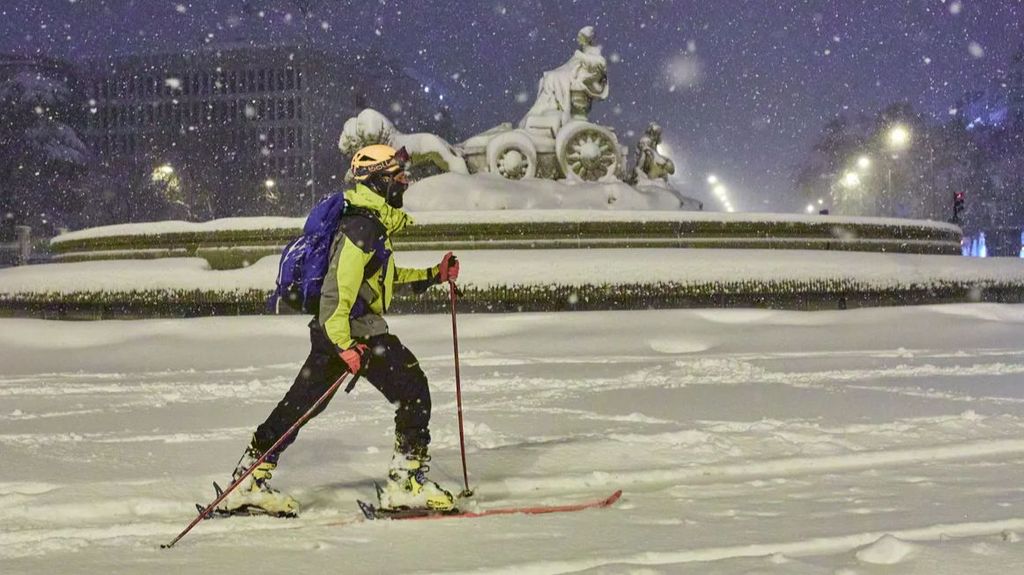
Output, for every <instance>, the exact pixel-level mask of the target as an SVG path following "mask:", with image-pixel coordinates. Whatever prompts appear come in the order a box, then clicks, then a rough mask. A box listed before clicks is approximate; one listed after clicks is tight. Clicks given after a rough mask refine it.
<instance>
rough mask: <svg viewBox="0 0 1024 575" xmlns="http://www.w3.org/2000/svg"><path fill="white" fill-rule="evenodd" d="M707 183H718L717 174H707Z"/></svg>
mask: <svg viewBox="0 0 1024 575" xmlns="http://www.w3.org/2000/svg"><path fill="white" fill-rule="evenodd" d="M708 183H709V184H711V185H712V186H713V185H715V184H717V183H718V176H716V175H714V174H708Z"/></svg>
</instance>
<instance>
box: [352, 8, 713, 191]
mask: <svg viewBox="0 0 1024 575" xmlns="http://www.w3.org/2000/svg"><path fill="white" fill-rule="evenodd" d="M576 39H577V43H578V47H577V50H576V51H575V52H574V53H573V54H572V56H571V57H570V58H569V60H568V61H566V62H565V63H564V64H562V65H561V66H559V67H557V68H555V69H553V70H548V71H547V72H544V74H543V75H542V77H541V79H540V81H539V83H538V88H537V98H536V101H535V102H534V104H533V106H532V107H531V108H530V109H529V111H528V112H527V113H526V115H525V116H523V117H522V119H520V120H519V122H518V123H517V124H515V125H513V124H512V123H511V122H503V123H501V124H499V125H497V126H495V127H493V128H491V129H489V130H486V131H484V132H482V133H480V134H477V135H474V136H472V137H470V138H468V139H467V140H465V141H464V142H462V143H459V144H456V145H452V144H450V143H448V142H446V141H444V140H443V139H442V138H440V137H438V136H436V135H433V134H403V133H401V132H399V131H398V130H397V129H396V128H395V126H394V124H393V123H392V122H391V121H390V120H389V119H388V118H386V117H385V116H384V115H383V114H381V113H380V112H377V111H376V110H373V109H369V108H368V109H365V110H363V111H362V112H361V113H360V114H359V115H358V116H356V117H353V118H350V119H349V120H348V121H347V122H346V123H345V127H344V129H343V131H342V134H341V138H340V140H339V147H340V148H341V151H342V152H343V153H345V154H346V155H351V154H352V153H353V152H355V151H356V150H357V149H359V148H360V147H362V146H365V145H369V144H376V143H384V144H389V145H392V146H396V147H398V146H405V148H406V149H407V150H409V152H410V154H412V156H413V162H414V163H416V164H420V165H423V164H431V165H433V167H435V168H436V170H438V171H440V172H449V173H453V174H464V175H466V174H491V175H494V176H499V177H501V178H503V179H505V180H509V181H520V182H521V183H522V184H534V185H532V186H529V187H532V188H534V189H533V190H532V191H537V192H539V193H540V195H541V196H552V195H553V196H559V197H560V199H564V197H562V196H564V195H578V196H582V195H586V194H591V197H590V198H588V199H591V200H598V202H597V203H596V204H594V207H598V206H601V205H602V204H603V207H607V205H608V204H615V203H617V202H618V201H619V200H620V199H623V198H625V197H628V196H632V195H635V194H639V195H640V198H639V199H642V200H644V201H635V200H637V199H638V198H633V200H634V201H625V202H621V207H632V208H635V207H638V206H639V205H645V206H646V207H648V208H654V209H697V210H699V209H701V204H700V202H698V201H696V200H693V199H691V198H686V197H685V196H683V195H682V194H680V193H679V192H678V190H676V189H675V188H673V187H672V186H671V185H670V184H669V181H668V177H669V176H670V175H672V174H673V173H674V170H675V168H674V164H673V163H672V161H671V160H670V159H668V158H667V157H665V156H663V155H662V154H661V153H660V152H658V150H657V144H658V142H659V141H660V137H661V133H660V128H658V127H657V125H656V124H653V123H652V124H651V125H650V126H649V127H648V129H647V131H646V133H645V135H644V136H643V137H642V138H641V139H640V142H638V143H637V153H636V157H635V158H634V159H633V162H632V163H630V158H629V149H628V148H627V147H626V146H623V145H622V144H620V143H619V140H618V137H617V136H616V134H615V132H614V130H612V129H611V128H609V127H606V126H601V125H598V124H594V123H592V122H590V121H589V120H588V118H587V115H588V114H589V112H590V109H591V107H592V106H593V104H594V102H595V101H597V100H604V99H606V98H607V97H608V74H607V72H608V65H607V62H606V61H605V58H604V56H603V55H602V54H601V46H600V45H598V44H597V43H596V37H595V33H594V28H593V27H591V26H587V27H584V28H583V29H581V30H580V31H579V34H578V35H577V38H576ZM449 180H451V179H449ZM531 180H560V181H561V183H563V184H573V185H577V186H578V187H577V188H575V189H568V188H565V187H562V188H559V187H552V186H546V185H543V184H540V185H536V184H537V183H536V182H531ZM460 183H461V185H456V186H455V187H456V188H463V187H467V186H468V187H469V188H477V187H478V186H479V182H473V181H471V180H462V181H461V182H460ZM586 184H611V185H612V186H613V187H612V188H610V189H609V188H608V187H607V186H598V187H597V189H596V190H595V189H591V186H587V185H586ZM630 185H632V187H630ZM445 187H446V188H448V189H451V188H452V182H451V181H446V186H445ZM487 187H488V189H494V188H495V187H497V188H499V190H496V193H500V190H506V191H508V190H509V189H511V191H510V193H512V194H516V193H517V192H522V191H523V190H520V188H523V187H524V186H516V185H513V186H502V185H497V186H496V185H495V184H494V183H493V182H492V183H489V184H488V186H487ZM415 196H416V194H415V193H412V194H411V195H410V197H411V198H415ZM535 200H536V198H535ZM539 203H540V205H538V202H537V201H534V203H533V204H532V205H533V206H534V207H562V206H563V205H564V204H563V203H562V202H561V201H557V202H556V204H557V205H554V206H549V205H544V204H546V202H544V201H540V202H539ZM569 204H571V205H574V206H576V207H583V205H581V204H580V203H579V202H578V201H572V200H571V199H570V200H569ZM506 207H513V206H506ZM516 207H523V206H516Z"/></svg>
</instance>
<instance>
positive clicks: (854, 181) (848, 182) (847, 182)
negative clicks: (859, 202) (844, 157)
mask: <svg viewBox="0 0 1024 575" xmlns="http://www.w3.org/2000/svg"><path fill="white" fill-rule="evenodd" d="M842 183H843V186H845V187H847V188H856V187H857V186H859V185H860V176H859V175H857V172H846V174H844V175H843V180H842Z"/></svg>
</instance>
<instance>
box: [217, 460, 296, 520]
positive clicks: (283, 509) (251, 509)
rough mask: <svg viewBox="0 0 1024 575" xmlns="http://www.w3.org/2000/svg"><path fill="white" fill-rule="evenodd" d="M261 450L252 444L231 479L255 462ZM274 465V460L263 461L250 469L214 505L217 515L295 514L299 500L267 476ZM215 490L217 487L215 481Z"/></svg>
mask: <svg viewBox="0 0 1024 575" xmlns="http://www.w3.org/2000/svg"><path fill="white" fill-rule="evenodd" d="M261 455H262V454H261V453H260V452H259V451H258V450H257V449H255V448H254V447H252V446H251V445H250V446H249V447H248V448H247V449H246V450H245V453H244V454H242V458H241V459H240V460H238V465H237V466H236V467H235V471H234V473H232V475H231V479H232V481H237V480H238V478H239V477H241V476H242V474H244V473H245V470H246V469H249V467H250V466H251V465H252V464H253V463H255V462H256V460H257V459H259V458H260V456H261ZM276 468H277V463H275V462H271V461H264V462H263V463H261V464H259V465H258V466H257V467H256V469H254V470H253V472H252V473H251V474H249V477H246V478H245V481H243V482H242V483H241V485H239V486H238V487H236V488H235V490H234V491H232V492H231V493H230V494H229V495H228V496H227V497H226V498H225V499H224V501H221V503H220V505H218V506H217V508H216V510H215V511H216V512H217V514H218V515H272V516H274V517H297V516H298V514H299V503H298V502H297V501H295V499H293V498H292V497H291V496H290V495H287V494H285V493H281V492H280V491H278V490H276V489H274V488H273V487H271V486H270V477H271V475H272V473H273V471H274V469H276ZM214 487H215V488H216V489H217V491H218V494H219V493H220V488H219V487H218V486H217V485H216V484H214Z"/></svg>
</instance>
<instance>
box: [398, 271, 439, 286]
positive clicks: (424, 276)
mask: <svg viewBox="0 0 1024 575" xmlns="http://www.w3.org/2000/svg"><path fill="white" fill-rule="evenodd" d="M437 274H438V269H437V266H434V267H432V268H426V269H422V268H400V267H398V266H395V283H396V284H412V286H411V287H412V291H413V293H423V292H425V291H427V288H429V287H430V286H432V285H437V283H438V281H437Z"/></svg>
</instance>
